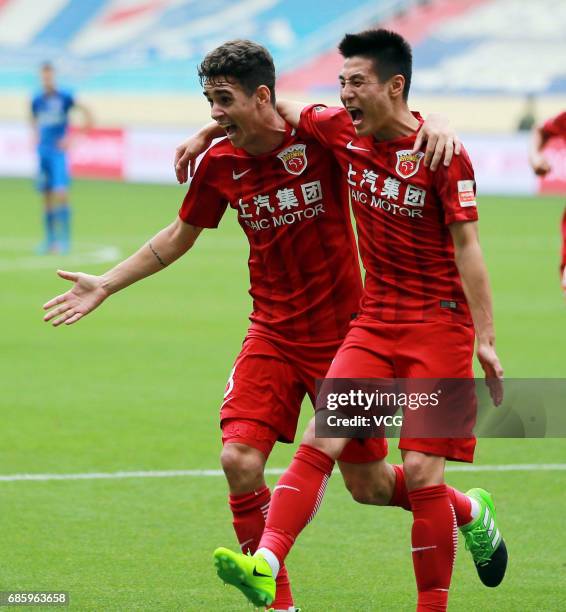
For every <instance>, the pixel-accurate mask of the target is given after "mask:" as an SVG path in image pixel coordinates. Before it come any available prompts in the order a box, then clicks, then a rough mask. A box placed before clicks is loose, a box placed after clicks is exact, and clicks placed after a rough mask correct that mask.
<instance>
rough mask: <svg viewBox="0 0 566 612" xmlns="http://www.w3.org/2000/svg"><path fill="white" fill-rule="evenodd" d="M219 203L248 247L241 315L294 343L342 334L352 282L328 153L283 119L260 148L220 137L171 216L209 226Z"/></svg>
mask: <svg viewBox="0 0 566 612" xmlns="http://www.w3.org/2000/svg"><path fill="white" fill-rule="evenodd" d="M228 206H230V207H231V208H233V209H234V210H235V211H236V213H237V215H238V221H239V223H240V225H241V227H242V228H243V230H244V232H245V233H246V236H247V237H248V241H249V244H250V255H249V260H248V264H249V270H250V295H251V296H252V298H253V312H252V313H251V315H250V320H251V321H252V322H253V323H255V324H257V325H259V326H262V327H263V328H267V329H268V330H269V331H271V332H273V333H276V334H278V335H281V336H285V337H286V338H288V339H291V340H296V341H303V342H304V341H311V340H312V341H326V340H336V339H341V338H343V337H344V335H345V334H346V331H347V328H348V324H349V322H350V320H351V318H352V316H353V315H354V314H355V313H356V312H357V310H358V308H359V301H360V296H361V293H362V282H361V273H360V266H359V262H358V257H357V250H356V243H355V239H354V232H353V229H352V225H351V223H350V211H349V207H348V196H347V192H346V190H345V188H344V182H343V180H342V176H341V173H340V169H339V167H338V166H337V163H336V161H335V160H334V158H333V156H332V154H331V153H330V152H329V151H327V150H326V149H325V148H324V147H322V146H321V145H320V144H319V143H318V142H317V141H316V140H314V139H304V138H300V137H298V136H297V134H296V132H295V130H293V129H291V127H290V126H288V127H287V131H286V134H285V139H284V141H283V143H282V144H281V146H280V147H278V148H277V149H275V150H274V151H271V152H269V153H266V154H264V155H250V154H249V153H247V152H246V151H244V150H242V149H236V148H234V147H233V145H232V144H231V143H230V142H229V141H228V140H226V139H224V140H222V141H220V142H219V143H217V144H216V145H214V146H213V147H212V148H210V149H209V150H208V151H207V153H206V154H205V155H204V157H203V159H202V161H201V163H200V165H199V167H198V168H197V171H196V173H195V176H194V178H193V180H192V183H191V185H190V188H189V191H188V192H187V195H186V196H185V199H184V201H183V205H182V207H181V210H180V211H179V216H180V217H181V219H182V220H183V221H185V222H186V223H190V224H191V225H195V226H197V227H209V228H213V227H217V226H218V224H219V222H220V219H221V218H222V216H223V214H224V212H225V210H226V208H227V207H228Z"/></svg>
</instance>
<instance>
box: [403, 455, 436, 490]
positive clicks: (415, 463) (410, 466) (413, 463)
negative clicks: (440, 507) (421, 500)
mask: <svg viewBox="0 0 566 612" xmlns="http://www.w3.org/2000/svg"><path fill="white" fill-rule="evenodd" d="M403 471H404V473H405V480H406V482H407V487H408V489H409V490H411V491H412V490H413V489H420V488H422V487H428V486H430V485H431V484H435V483H434V482H433V480H434V475H433V474H432V472H431V461H430V458H429V456H428V455H425V454H423V453H417V452H409V453H407V454H406V456H405V458H404V460H403Z"/></svg>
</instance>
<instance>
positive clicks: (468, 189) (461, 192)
mask: <svg viewBox="0 0 566 612" xmlns="http://www.w3.org/2000/svg"><path fill="white" fill-rule="evenodd" d="M458 200H459V201H460V206H461V207H462V208H467V207H468V206H476V195H475V193H474V181H458Z"/></svg>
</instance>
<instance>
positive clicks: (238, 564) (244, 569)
mask: <svg viewBox="0 0 566 612" xmlns="http://www.w3.org/2000/svg"><path fill="white" fill-rule="evenodd" d="M213 559H214V565H215V567H216V572H217V573H218V577H219V578H220V579H221V580H223V581H224V582H225V583H227V584H231V585H232V586H235V587H236V588H237V589H239V590H240V591H242V593H243V594H244V595H245V596H246V598H247V599H248V601H250V602H251V603H253V605H254V606H256V608H263V607H264V606H265V607H267V606H269V605H270V604H271V602H272V601H273V600H274V599H275V579H274V578H273V573H272V572H271V568H270V567H269V564H268V563H267V561H266V560H265V559H264V558H263V557H262V556H261V555H257V556H256V557H252V556H251V555H249V554H248V555H243V554H241V553H235V552H233V551H231V550H229V549H228V548H217V549H216V550H215V551H214V554H213Z"/></svg>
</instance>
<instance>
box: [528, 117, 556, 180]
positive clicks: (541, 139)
mask: <svg viewBox="0 0 566 612" xmlns="http://www.w3.org/2000/svg"><path fill="white" fill-rule="evenodd" d="M547 140H548V137H547V135H546V134H545V133H544V130H543V129H542V125H537V126H536V127H535V128H533V131H532V137H531V146H530V149H529V161H530V163H531V167H532V169H533V170H534V173H535V174H536V175H537V176H545V175H546V174H548V173H549V172H550V170H551V167H550V164H549V163H548V160H547V159H546V157H545V156H544V155H543V154H542V150H543V149H544V145H545V144H546V141H547Z"/></svg>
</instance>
